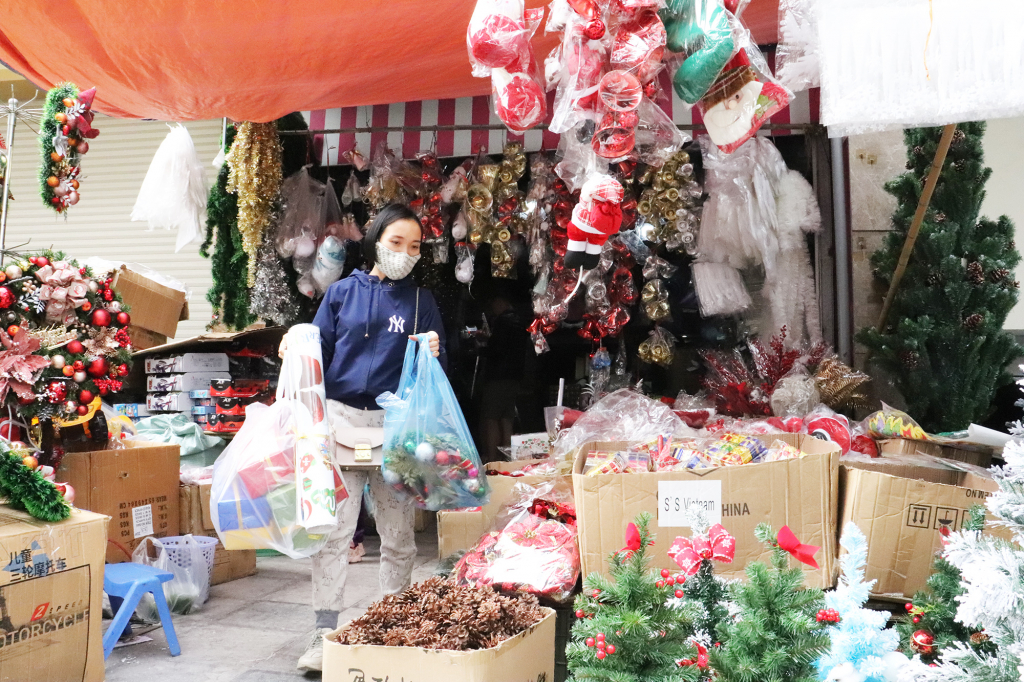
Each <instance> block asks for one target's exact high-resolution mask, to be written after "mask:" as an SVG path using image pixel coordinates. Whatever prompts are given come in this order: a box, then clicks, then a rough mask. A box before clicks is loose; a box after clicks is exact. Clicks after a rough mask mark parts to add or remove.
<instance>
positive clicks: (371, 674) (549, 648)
mask: <svg viewBox="0 0 1024 682" xmlns="http://www.w3.org/2000/svg"><path fill="white" fill-rule="evenodd" d="M544 611H545V612H546V613H547V615H546V616H545V617H544V619H543V620H541V621H540V622H539V623H537V624H536V625H534V626H533V627H531V628H529V629H527V630H525V631H524V632H521V633H519V634H518V635H516V636H515V637H513V638H511V639H507V640H505V641H504V642H502V643H501V644H499V645H498V646H496V647H494V648H492V649H479V650H476V651H443V650H436V649H419V648H415V647H397V646H368V645H348V644H339V643H338V636H339V635H340V634H341V632H342V631H343V630H344V629H345V627H347V626H342V627H341V628H339V629H337V630H335V631H334V632H331V633H328V635H327V636H326V637H324V672H323V682H352V681H353V680H357V681H359V682H363V681H364V680H365V681H367V682H368V681H369V680H395V681H396V682H397V681H399V680H406V681H411V680H415V681H416V682H442V681H443V682H527V681H529V682H535V681H536V682H541V681H543V680H548V681H549V682H551V681H553V680H554V679H555V612H554V611H553V610H552V609H544Z"/></svg>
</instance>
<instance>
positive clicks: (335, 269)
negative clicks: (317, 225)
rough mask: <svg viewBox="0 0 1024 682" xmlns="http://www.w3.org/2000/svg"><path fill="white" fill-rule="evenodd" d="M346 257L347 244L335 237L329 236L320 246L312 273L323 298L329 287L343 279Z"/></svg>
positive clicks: (318, 291)
mask: <svg viewBox="0 0 1024 682" xmlns="http://www.w3.org/2000/svg"><path fill="white" fill-rule="evenodd" d="M345 255H346V252H345V244H344V243H343V242H342V241H341V240H340V239H338V238H337V237H335V236H334V235H330V236H328V237H327V238H326V239H324V241H323V243H321V244H320V248H318V249H317V253H316V263H314V264H313V271H312V272H311V273H310V275H311V277H312V278H313V285H314V286H315V287H316V293H317V295H318V296H323V295H324V294H325V293H326V292H327V287H329V286H331V285H332V284H334V283H335V282H337V281H338V279H340V278H341V273H342V271H343V270H344V269H345Z"/></svg>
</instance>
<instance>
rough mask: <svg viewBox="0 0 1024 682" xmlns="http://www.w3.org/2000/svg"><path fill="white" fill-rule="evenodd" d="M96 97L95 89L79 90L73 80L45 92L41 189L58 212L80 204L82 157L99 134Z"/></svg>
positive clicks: (45, 201)
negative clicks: (94, 123) (94, 122)
mask: <svg viewBox="0 0 1024 682" xmlns="http://www.w3.org/2000/svg"><path fill="white" fill-rule="evenodd" d="M95 97H96V88H90V89H88V90H86V91H85V92H79V91H78V88H77V87H75V85H74V84H72V83H61V84H59V85H58V86H57V87H55V88H54V89H53V90H50V92H48V93H47V94H46V104H45V105H44V107H43V117H42V119H41V121H40V126H39V146H40V149H41V150H42V154H43V164H42V166H41V168H40V171H39V184H40V188H39V192H40V195H41V196H42V198H43V203H45V204H46V205H47V206H49V207H50V208H52V209H53V210H54V211H56V212H57V213H63V212H64V211H66V210H67V208H68V206H72V205H74V204H77V203H78V187H79V183H78V175H79V173H80V172H81V159H82V156H83V155H84V154H85V153H86V152H87V151H89V140H91V139H94V138H95V137H96V136H97V135H99V134H100V131H98V130H96V129H95V128H93V127H92V119H93V112H92V101H93V98H95Z"/></svg>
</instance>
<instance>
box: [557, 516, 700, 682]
mask: <svg viewBox="0 0 1024 682" xmlns="http://www.w3.org/2000/svg"><path fill="white" fill-rule="evenodd" d="M650 522H651V515H650V514H647V513H643V514H640V515H639V516H637V518H636V523H635V524H632V523H631V524H629V528H628V529H627V532H626V547H625V548H624V549H623V550H622V551H620V552H617V553H615V554H613V555H612V556H611V557H610V559H609V561H610V563H611V567H610V568H611V574H612V579H611V580H609V579H608V578H606V577H604V576H602V575H600V574H598V573H592V574H590V575H589V576H587V578H586V580H584V584H583V594H581V595H579V596H578V597H577V598H576V603H575V605H576V616H577V620H576V622H575V624H574V625H573V627H572V641H570V642H569V645H568V647H567V648H566V658H567V659H568V664H569V672H570V674H571V676H572V677H571V679H572V680H577V681H580V680H600V681H602V682H697V681H698V680H707V679H708V675H709V672H708V655H707V650H706V647H704V646H700V647H697V646H696V645H694V644H693V643H692V638H693V634H694V617H695V612H696V608H695V605H693V604H689V603H686V602H685V601H684V602H683V603H682V604H679V603H678V600H677V603H669V601H670V597H672V596H673V595H674V594H675V593H676V592H677V590H678V588H677V587H676V585H675V582H676V581H675V579H674V578H672V577H671V576H669V575H668V572H667V571H665V572H664V574H663V575H662V577H661V578H658V577H657V576H656V575H654V574H653V573H650V572H648V564H649V563H650V557H649V556H648V553H647V552H648V549H649V548H650V546H651V545H652V544H654V537H653V536H652V535H651V533H650V532H649V530H648V525H649V524H650ZM657 583H661V586H660V587H659V586H658V584H657ZM679 594H680V596H681V595H682V592H681V591H679Z"/></svg>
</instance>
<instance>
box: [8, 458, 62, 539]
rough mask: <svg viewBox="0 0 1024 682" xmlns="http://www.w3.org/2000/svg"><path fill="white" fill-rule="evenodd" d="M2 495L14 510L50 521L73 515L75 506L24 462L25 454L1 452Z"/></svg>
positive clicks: (53, 521)
mask: <svg viewBox="0 0 1024 682" xmlns="http://www.w3.org/2000/svg"><path fill="white" fill-rule="evenodd" d="M0 495H3V496H4V497H6V498H7V504H8V505H9V506H10V507H11V508H12V509H18V510H22V511H26V512H28V513H29V514H31V515H32V516H34V517H36V518H37V519H41V520H43V521H47V522H49V523H55V522H57V521H63V520H64V519H66V518H68V517H69V516H71V507H70V505H68V503H67V502H66V501H65V500H64V495H62V494H61V492H60V491H59V490H57V487H56V486H55V485H53V484H52V483H50V482H49V481H47V480H46V479H45V478H43V477H42V475H41V474H40V473H39V472H38V471H34V470H32V469H29V468H28V467H26V466H25V465H24V464H22V458H21V456H20V455H18V454H16V453H13V452H4V453H3V454H0Z"/></svg>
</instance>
